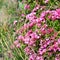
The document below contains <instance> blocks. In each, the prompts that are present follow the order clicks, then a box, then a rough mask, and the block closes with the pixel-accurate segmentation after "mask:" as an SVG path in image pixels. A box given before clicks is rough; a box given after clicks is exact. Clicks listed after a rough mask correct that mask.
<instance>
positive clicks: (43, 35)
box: [14, 5, 60, 60]
mask: <svg viewBox="0 0 60 60" xmlns="http://www.w3.org/2000/svg"><path fill="white" fill-rule="evenodd" d="M25 8H26V7H25ZM28 8H29V6H28ZM38 9H40V7H39V5H38V6H36V7H35V8H34V9H33V10H32V12H31V13H30V14H28V15H26V20H29V22H28V23H26V24H24V26H22V27H21V29H20V30H19V31H18V33H20V35H19V36H18V37H17V40H16V41H14V45H15V46H16V47H18V48H19V47H20V46H21V45H20V43H21V42H23V44H25V45H26V47H25V49H24V51H25V53H26V54H27V55H28V56H29V59H28V60H44V57H43V56H44V55H45V54H46V53H47V54H48V55H52V54H53V53H56V52H57V51H59V52H60V38H56V37H57V35H58V34H57V32H55V30H54V28H53V27H49V26H48V25H47V23H46V22H47V18H48V19H49V20H50V19H51V20H52V21H55V20H58V19H60V9H56V10H47V11H43V12H42V13H41V14H40V17H37V16H36V11H37V10H38ZM33 27H36V28H35V29H36V30H33ZM24 32H25V34H24ZM23 34H24V35H23ZM47 36H48V37H47ZM35 48H37V49H35ZM57 58H58V57H56V58H55V60H60V57H59V58H58V59H57Z"/></svg>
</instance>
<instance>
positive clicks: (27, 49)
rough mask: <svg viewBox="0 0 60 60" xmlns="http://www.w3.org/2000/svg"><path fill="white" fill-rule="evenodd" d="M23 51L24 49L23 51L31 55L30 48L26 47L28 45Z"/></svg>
mask: <svg viewBox="0 0 60 60" xmlns="http://www.w3.org/2000/svg"><path fill="white" fill-rule="evenodd" d="M24 51H25V53H26V54H27V55H31V54H32V53H33V51H32V50H31V48H30V47H28V46H27V47H26V48H25V49H24Z"/></svg>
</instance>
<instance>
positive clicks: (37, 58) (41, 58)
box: [36, 56, 44, 60]
mask: <svg viewBox="0 0 60 60" xmlns="http://www.w3.org/2000/svg"><path fill="white" fill-rule="evenodd" d="M36 60H44V59H43V57H42V56H37V57H36Z"/></svg>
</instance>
